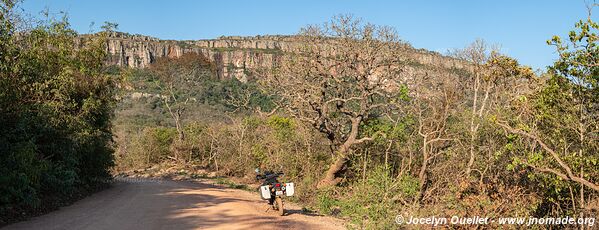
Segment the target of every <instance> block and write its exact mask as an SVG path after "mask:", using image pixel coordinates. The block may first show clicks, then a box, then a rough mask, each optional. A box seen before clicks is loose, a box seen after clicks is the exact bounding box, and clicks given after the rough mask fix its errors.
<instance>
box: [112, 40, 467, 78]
mask: <svg viewBox="0 0 599 230" xmlns="http://www.w3.org/2000/svg"><path fill="white" fill-rule="evenodd" d="M300 45H301V44H299V43H298V42H297V39H295V38H294V37H293V36H255V37H236V36H229V37H220V38H217V39H209V40H192V41H173V40H160V39H157V38H153V37H148V36H143V35H130V34H125V33H112V34H111V36H110V38H109V40H108V42H107V51H108V53H109V54H110V58H109V60H108V62H109V64H114V65H119V66H128V67H133V68H145V67H147V66H148V65H149V64H150V63H152V62H154V61H155V60H156V59H157V58H161V57H179V56H181V55H183V54H184V53H188V52H194V53H201V54H203V55H204V56H206V57H208V58H209V59H210V60H211V61H213V62H214V63H215V64H216V66H217V73H218V75H219V77H220V78H237V79H239V80H240V81H242V82H245V81H247V80H248V77H249V75H248V73H249V72H250V70H252V69H256V68H272V67H274V66H275V65H276V64H277V62H278V60H279V58H280V57H281V55H283V54H284V53H286V52H293V51H294V50H297V49H298V48H299V46H300ZM405 56H406V58H407V60H406V62H407V63H410V64H409V65H408V66H407V68H406V71H407V72H411V73H416V72H421V71H423V70H424V69H429V70H430V69H445V70H451V69H463V68H465V65H464V63H463V62H461V61H459V60H456V59H453V58H449V57H445V56H442V55H439V54H437V53H433V52H430V51H426V50H422V49H420V50H417V49H413V48H411V47H407V46H406V49H405Z"/></svg>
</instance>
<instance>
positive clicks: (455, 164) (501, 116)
mask: <svg viewBox="0 0 599 230" xmlns="http://www.w3.org/2000/svg"><path fill="white" fill-rule="evenodd" d="M597 28H598V26H597V24H596V23H595V22H593V21H592V20H591V19H590V17H589V19H588V20H583V21H580V22H579V23H577V24H576V29H575V30H574V31H572V32H571V33H570V35H569V39H568V40H567V41H562V40H561V39H560V38H559V37H554V38H552V39H551V40H550V41H549V42H548V43H549V44H550V45H554V46H555V47H556V48H557V50H558V53H559V57H558V58H559V59H558V61H556V62H555V64H554V65H552V66H550V67H549V68H548V70H547V71H546V72H545V73H534V72H533V71H532V70H531V69H530V68H528V67H525V66H521V65H519V64H518V62H517V61H516V60H515V59H513V58H510V57H507V56H504V55H501V54H500V53H498V52H496V51H494V50H491V49H490V48H489V46H488V45H486V44H485V43H484V42H483V41H476V42H474V43H473V44H472V45H470V46H468V47H466V48H464V49H461V50H456V51H454V52H452V53H451V55H452V56H453V57H454V58H457V59H460V60H463V61H464V62H465V63H468V68H465V69H463V70H461V71H452V72H444V71H438V70H434V69H431V70H427V71H426V72H425V73H418V72H405V71H402V69H401V68H403V65H404V64H405V62H402V59H401V57H399V58H398V56H401V55H402V54H401V52H397V50H396V48H397V47H401V46H402V45H404V44H403V43H402V42H401V41H399V40H397V39H396V38H397V37H396V35H395V34H394V31H393V30H392V29H390V28H387V27H377V26H373V25H370V24H363V23H361V22H359V21H356V20H355V19H353V18H351V17H345V16H342V17H340V18H337V19H336V20H333V21H332V22H331V23H329V24H326V25H325V26H322V27H320V26H310V27H307V28H305V29H303V30H302V32H301V34H300V35H301V36H300V37H299V39H305V40H302V41H303V42H305V44H325V43H326V44H328V46H306V47H304V48H302V49H301V54H302V55H288V56H287V57H285V58H286V59H283V62H282V64H281V65H280V66H279V68H277V69H274V70H257V71H256V72H255V73H253V74H255V75H254V78H255V79H257V80H258V81H257V82H255V81H251V82H250V83H248V84H242V83H239V82H237V81H236V80H235V79H232V80H223V79H217V78H216V77H215V74H214V73H213V70H212V68H213V67H211V65H210V64H209V63H205V62H206V60H205V59H204V58H203V57H201V56H198V55H186V56H183V57H181V58H175V59H164V60H161V61H158V62H157V63H155V64H153V66H152V67H150V68H148V69H146V70H125V71H124V72H126V73H125V75H127V76H129V77H127V79H130V81H129V84H131V86H132V87H131V88H130V89H129V90H128V91H126V92H124V94H126V95H129V96H125V97H124V99H123V100H122V101H121V102H120V106H119V108H120V109H119V112H118V114H119V115H117V124H118V125H120V128H117V129H116V130H117V132H124V131H122V130H127V131H126V132H124V133H123V134H122V135H119V139H121V138H122V139H121V140H119V141H118V143H120V145H119V148H118V155H117V161H118V162H119V163H118V165H119V169H123V170H124V169H131V168H143V167H149V166H152V165H155V164H157V163H161V162H175V163H176V164H179V165H185V166H188V167H191V168H204V169H205V168H208V169H211V170H214V171H217V172H218V173H219V174H221V175H228V176H238V177H244V176H246V177H248V176H249V177H251V175H252V173H253V172H252V169H253V168H255V167H262V168H270V169H274V170H283V171H285V172H286V173H287V179H288V180H292V181H295V182H297V183H298V188H297V189H298V196H297V197H296V199H297V200H299V201H301V202H303V203H304V204H307V205H308V206H309V207H313V208H316V209H318V210H320V211H321V212H324V213H329V214H334V215H340V216H343V217H347V218H349V219H350V220H351V222H352V224H353V225H352V226H354V227H358V228H394V227H396V225H395V223H394V219H393V218H392V217H394V216H395V215H396V214H398V213H402V214H406V215H411V216H420V217H423V216H424V217H426V216H451V215H458V216H488V217H499V216H504V217H510V216H536V217H543V216H551V217H560V216H566V215H568V216H572V217H589V216H596V215H597V209H598V205H599V203H598V202H599V199H598V195H599V193H598V192H599V191H598V188H597V184H598V183H599V181H597V178H599V155H598V153H597V151H596V150H597V148H598V147H599V146H598V145H599V142H598V140H599V138H598V131H599V129H598V123H597V120H598V119H597V118H598V116H599V112H598V108H597V105H599V102H598V101H597V100H598V99H599V94H598V89H597V81H598V79H597V78H598V76H599V74H598V65H597V58H598V57H599V56H598V55H599V54H598V52H597V34H596V32H597ZM331 38H336V39H331ZM332 49H333V50H334V52H332V51H331V50H332ZM330 53H338V54H339V53H342V54H345V55H336V56H331V55H329V54H330ZM371 54H376V55H374V56H372V57H370V56H367V55H371ZM369 57H370V58H369ZM190 59H192V60H196V62H193V63H196V65H189V62H190ZM186 63H187V64H186ZM202 63H204V64H202ZM391 66H394V67H398V68H399V69H398V68H394V67H391ZM200 73H201V74H200ZM372 73H376V74H375V76H376V77H378V78H370V77H368V76H371V75H369V74H372ZM409 74H411V75H409ZM408 75H409V76H408ZM173 76H174V77H173ZM173 79H175V80H176V81H175V82H173ZM377 79H378V80H381V81H377ZM383 80H384V81H383ZM136 93H137V97H136V98H133V97H132V95H135V94H136ZM140 93H147V94H144V95H145V96H140V95H142V94H140ZM177 123H179V124H177ZM125 133H126V134H125Z"/></svg>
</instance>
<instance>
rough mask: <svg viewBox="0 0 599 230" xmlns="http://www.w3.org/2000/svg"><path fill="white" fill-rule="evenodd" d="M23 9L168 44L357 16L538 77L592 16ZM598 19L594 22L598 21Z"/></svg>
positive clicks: (500, 6)
mask: <svg viewBox="0 0 599 230" xmlns="http://www.w3.org/2000/svg"><path fill="white" fill-rule="evenodd" d="M587 1H592V0H587ZM22 7H23V9H24V10H25V11H26V12H28V13H31V14H33V15H37V14H38V13H39V12H41V11H42V10H43V9H45V8H48V9H49V10H50V12H54V13H56V12H60V11H65V12H67V13H68V15H69V18H70V22H71V24H72V26H73V28H75V29H76V30H77V31H79V32H80V33H87V32H89V31H90V24H91V23H92V22H95V25H96V27H99V26H100V25H101V24H102V23H103V22H104V21H111V22H116V23H118V24H119V30H120V31H124V32H129V33H139V34H145V35H150V36H154V37H158V38H162V39H202V38H216V37H218V36H221V35H264V34H294V33H296V32H297V31H298V29H299V28H301V27H302V26H304V25H306V24H315V23H322V22H324V21H327V20H328V19H330V18H331V17H332V16H333V15H336V14H341V13H343V14H346V13H351V14H354V15H355V16H358V17H361V18H363V19H364V20H365V21H368V22H371V23H374V24H378V25H389V26H393V27H395V28H396V29H397V31H398V32H399V35H400V36H401V38H402V39H404V40H405V41H408V42H410V43H411V44H412V45H413V46H414V47H416V48H425V49H428V50H432V51H437V52H440V53H445V51H447V50H448V49H453V48H462V47H464V46H466V45H467V44H469V43H470V42H472V41H474V40H475V39H477V38H482V39H484V40H486V41H487V42H489V43H493V44H498V45H500V46H501V50H502V52H503V53H506V54H508V55H510V56H512V57H515V58H517V59H518V60H519V61H520V63H522V64H525V65H530V66H532V67H533V68H535V69H536V68H543V69H544V68H545V66H547V65H550V64H551V63H552V62H553V60H554V59H555V57H556V54H555V52H554V49H553V47H550V46H548V45H546V43H545V41H546V40H547V39H549V38H550V37H551V36H552V35H562V36H563V35H566V34H567V32H568V31H569V30H571V29H572V28H573V25H574V23H575V22H576V21H578V20H579V19H583V18H586V16H587V13H586V12H587V11H586V7H585V1H584V0H544V1H541V0H537V1H533V0H505V1H490V0H489V1H487V0H479V1H475V0H472V1H466V0H454V1H449V0H447V1H440V0H438V1H435V0H428V1H357V0H329V1H325V0H320V1H319V0H304V1H293V2H292V1H275V0H265V1H242V0H220V1H217V0H212V1H200V0H198V1H192V0H181V1H175V0H172V1H140V0H120V1H119V0H102V1H81V0H79V1H77V0H25V2H24V3H23V4H22ZM595 11H599V8H596V9H595ZM597 15H599V12H597V13H596V14H595V16H593V18H594V19H595V20H596V21H599V20H597ZM96 30H97V28H96Z"/></svg>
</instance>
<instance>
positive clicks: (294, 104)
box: [264, 15, 406, 187]
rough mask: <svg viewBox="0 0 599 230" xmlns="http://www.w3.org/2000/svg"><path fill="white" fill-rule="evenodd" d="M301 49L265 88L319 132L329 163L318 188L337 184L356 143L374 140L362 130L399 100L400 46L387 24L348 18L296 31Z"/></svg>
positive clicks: (271, 76)
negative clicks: (329, 153)
mask: <svg viewBox="0 0 599 230" xmlns="http://www.w3.org/2000/svg"><path fill="white" fill-rule="evenodd" d="M296 38H297V39H299V40H300V41H299V44H302V45H300V46H299V47H298V48H297V50H295V52H293V54H290V55H287V56H285V57H284V59H283V60H282V62H281V65H280V66H279V68H276V69H275V70H274V72H273V73H270V74H266V75H265V76H264V77H265V80H264V82H265V84H266V86H268V88H269V89H271V90H273V91H275V92H276V94H277V95H279V96H280V99H281V100H279V101H278V105H279V108H282V109H283V110H284V111H286V112H287V113H289V114H291V115H292V116H294V117H296V118H297V119H299V120H301V121H305V122H307V123H308V124H310V125H311V126H313V127H314V128H315V129H317V130H318V131H319V132H321V133H323V134H324V135H325V136H326V137H327V138H328V140H330V144H331V145H330V146H331V150H332V153H333V154H332V155H333V157H332V158H333V159H332V162H331V164H330V165H329V167H328V170H327V171H326V173H325V175H324V178H323V179H322V180H321V181H320V183H319V187H324V186H331V185H336V184H337V183H339V182H340V181H341V178H339V173H340V172H341V171H342V170H343V169H344V168H345V166H346V163H347V161H348V156H349V154H350V153H351V152H352V148H353V147H354V146H356V145H359V144H362V143H365V142H369V141H371V140H372V139H373V138H372V137H370V136H364V133H363V130H362V126H363V124H364V123H365V122H367V121H368V120H370V119H375V118H377V117H379V116H381V115H382V114H384V113H385V112H386V111H387V110H388V109H389V107H390V106H391V105H392V104H391V103H388V102H389V101H392V100H396V99H398V98H399V94H401V93H405V91H401V90H399V89H400V82H399V79H400V78H401V77H400V74H401V72H402V68H401V67H402V63H401V62H402V52H401V50H402V48H405V46H406V44H404V43H402V42H401V41H400V40H399V38H398V36H397V34H396V32H395V31H394V30H393V29H392V28H390V27H385V26H376V25H372V24H368V23H363V22H362V21H361V20H360V19H356V18H354V17H352V16H348V15H340V16H337V17H334V18H333V20H331V21H330V22H328V23H325V24H323V25H310V26H307V27H305V28H303V29H301V30H300V33H299V35H298V36H297V37H296Z"/></svg>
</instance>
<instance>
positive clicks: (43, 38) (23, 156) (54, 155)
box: [0, 1, 114, 225]
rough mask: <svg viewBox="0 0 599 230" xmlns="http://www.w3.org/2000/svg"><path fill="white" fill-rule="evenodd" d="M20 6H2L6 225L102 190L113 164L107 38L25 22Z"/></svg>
mask: <svg viewBox="0 0 599 230" xmlns="http://www.w3.org/2000/svg"><path fill="white" fill-rule="evenodd" d="M13 6H14V3H13V1H2V3H1V4H0V10H1V12H0V20H1V22H0V23H1V24H0V60H1V61H0V69H1V71H0V89H1V90H0V124H2V125H1V127H0V154H1V157H0V225H2V224H3V223H6V222H7V221H11V220H14V218H19V217H21V216H22V215H23V214H26V215H27V214H32V213H39V212H40V211H44V210H47V209H50V208H53V207H56V206H57V205H61V204H64V203H65V202H68V201H70V200H73V199H74V198H77V197H80V196H82V195H85V194H87V193H89V192H91V191H94V190H97V189H98V188H100V187H102V186H103V185H105V184H107V183H108V182H110V178H111V176H110V173H109V171H108V170H109V168H110V167H111V166H112V165H113V155H112V154H113V148H112V135H111V132H110V121H111V117H112V108H113V105H114V97H113V92H114V90H113V89H114V82H113V80H112V79H111V78H110V77H109V76H108V75H106V74H104V73H103V72H104V70H103V61H104V59H105V58H106V55H105V52H104V50H105V48H104V44H105V42H104V40H103V39H105V38H104V37H103V36H99V37H97V38H95V39H90V40H81V41H80V42H79V43H77V42H76V39H75V38H77V33H76V32H75V31H73V30H72V29H70V28H69V24H68V22H67V21H66V20H64V19H63V20H55V19H48V20H46V21H41V22H37V23H35V24H34V25H30V24H24V21H23V20H22V19H23V18H20V17H19V15H15V14H14V11H13ZM25 26H27V27H25ZM28 26H32V27H31V28H29V29H26V30H25V29H24V28H28Z"/></svg>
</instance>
